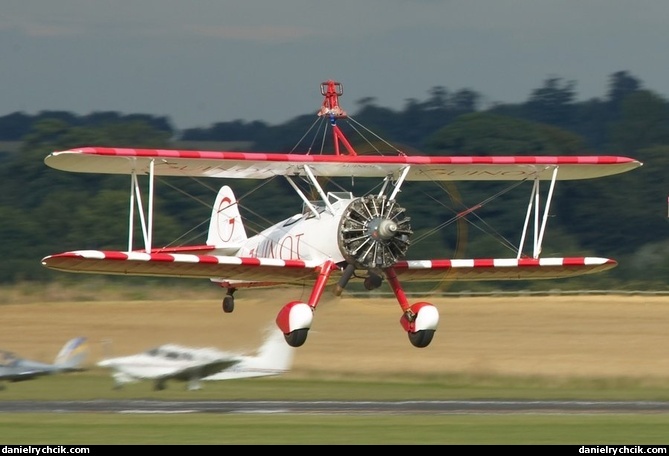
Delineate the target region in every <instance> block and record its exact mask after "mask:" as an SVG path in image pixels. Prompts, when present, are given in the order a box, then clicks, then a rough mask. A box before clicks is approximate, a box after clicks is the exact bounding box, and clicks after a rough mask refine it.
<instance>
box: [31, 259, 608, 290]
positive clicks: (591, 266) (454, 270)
mask: <svg viewBox="0 0 669 456" xmlns="http://www.w3.org/2000/svg"><path fill="white" fill-rule="evenodd" d="M42 264H43V265H44V266H46V267H48V268H51V269H56V270H61V271H69V272H80V273H91V274H118V275H136V276H164V277H183V278H208V279H211V280H215V281H218V282H223V283H225V282H229V283H234V284H235V286H245V285H244V284H245V283H246V286H265V285H273V284H291V283H292V284H302V283H304V282H305V281H309V280H314V279H315V278H316V277H317V276H318V274H319V272H320V268H321V266H322V264H323V262H322V261H305V260H279V259H274V258H240V257H235V256H217V255H196V254H178V253H173V254H170V253H142V252H119V251H99V250H78V251H72V252H65V253H60V254H56V255H50V256H47V257H45V258H43V259H42ZM617 264H618V263H617V262H616V261H615V260H611V259H608V258H599V257H566V258H540V259H533V258H520V259H516V258H501V259H495V258H490V259H468V260H467V259H463V260H454V259H434V260H411V261H400V262H398V263H397V264H395V266H394V269H395V272H396V274H397V276H398V277H399V278H400V279H401V280H403V281H407V282H409V281H423V282H429V281H456V280H462V281H476V280H536V279H558V278H566V277H572V276H577V275H583V274H592V273H597V272H602V271H606V270H608V269H611V268H613V267H615V266H616V265H617ZM338 276H339V274H338V273H337V272H336V271H335V272H333V274H332V276H331V277H330V280H331V281H332V282H334V281H336V280H337V279H338Z"/></svg>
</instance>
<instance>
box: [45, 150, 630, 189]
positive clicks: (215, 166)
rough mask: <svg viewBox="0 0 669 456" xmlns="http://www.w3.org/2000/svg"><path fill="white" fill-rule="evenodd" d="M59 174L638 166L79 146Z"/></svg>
mask: <svg viewBox="0 0 669 456" xmlns="http://www.w3.org/2000/svg"><path fill="white" fill-rule="evenodd" d="M44 161H45V163H46V164H47V165H48V166H50V167H52V168H55V169H59V170H63V171H73V172H84V173H102V174H131V173H133V172H134V173H137V174H140V175H141V174H149V172H150V170H151V168H152V167H153V172H154V173H155V175H158V176H195V177H219V178H244V179H266V178H270V177H274V176H278V175H287V176H304V175H306V171H305V167H308V168H309V169H310V171H311V172H312V173H313V174H314V175H315V176H323V177H337V176H347V177H348V176H350V177H385V176H387V175H388V174H394V173H399V172H400V171H401V170H402V169H403V168H405V167H406V166H409V165H410V167H411V169H410V171H409V173H408V174H407V176H406V180H416V181H421V180H430V181H433V180H439V181H461V180H479V181H482V180H487V181H491V180H495V181H499V180H523V179H533V178H536V177H538V178H539V179H542V180H549V179H551V178H552V176H553V170H554V169H555V168H556V167H557V168H559V171H558V173H557V179H559V180H574V179H590V178H596V177H603V176H609V175H612V174H618V173H622V172H626V171H630V170H632V169H634V168H637V167H639V166H641V162H639V161H637V160H634V159H632V158H628V157H616V156H491V157H473V156H469V157H455V156H454V157H444V156H434V157H433V156H368V155H362V156H361V155H356V156H350V155H299V154H274V153H251V152H213V151H193V150H167V149H127V148H126V149H124V148H104V147H83V148H80V149H72V150H65V151H60V152H53V153H51V154H50V155H49V156H47V157H46V159H45V160H44Z"/></svg>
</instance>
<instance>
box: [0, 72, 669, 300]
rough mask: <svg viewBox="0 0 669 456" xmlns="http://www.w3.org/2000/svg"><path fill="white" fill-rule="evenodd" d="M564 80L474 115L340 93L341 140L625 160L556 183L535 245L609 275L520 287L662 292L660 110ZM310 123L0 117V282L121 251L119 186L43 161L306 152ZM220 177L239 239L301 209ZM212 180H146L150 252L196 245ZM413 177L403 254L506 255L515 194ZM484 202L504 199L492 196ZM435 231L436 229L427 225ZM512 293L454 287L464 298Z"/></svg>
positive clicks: (433, 100) (668, 227) (631, 93)
mask: <svg viewBox="0 0 669 456" xmlns="http://www.w3.org/2000/svg"><path fill="white" fill-rule="evenodd" d="M575 87H576V83H575V82H573V81H564V80H562V79H559V78H551V79H548V80H546V81H544V83H543V85H542V86H541V87H539V88H537V89H535V90H533V91H531V93H530V96H529V98H528V100H527V101H526V102H523V103H519V104H503V105H496V106H487V107H482V106H481V104H482V102H481V100H482V99H483V97H482V96H481V95H480V94H479V93H477V92H475V91H473V90H459V91H454V92H450V91H449V90H448V89H447V88H445V87H443V86H435V87H433V88H432V89H431V90H430V91H429V96H428V98H427V99H425V100H422V101H421V100H413V99H412V100H408V101H407V103H406V105H405V107H404V108H403V109H401V110H399V111H396V110H392V109H389V108H385V107H382V106H379V105H378V104H377V102H376V100H375V99H373V98H364V99H361V100H358V101H357V102H356V103H355V109H350V107H349V106H345V105H346V102H345V100H344V99H342V100H340V101H341V103H342V105H344V107H345V109H347V111H348V112H349V115H350V119H349V121H347V122H343V121H342V122H341V123H340V126H341V127H342V128H355V129H356V130H359V129H360V125H364V127H366V128H367V129H369V130H371V131H373V132H374V133H376V135H378V136H371V138H372V141H369V140H368V141H366V142H358V143H355V147H356V149H357V150H358V152H362V153H375V152H376V149H377V148H380V149H384V148H385V149H386V150H387V147H386V146H387V145H386V143H385V142H383V141H382V140H381V139H380V138H383V139H384V140H387V141H389V142H390V143H392V144H393V145H395V146H397V147H399V148H400V149H401V150H402V151H404V152H406V153H409V154H410V153H417V151H420V153H422V154H430V155H558V154H559V155H591V154H598V155H605V154H610V155H624V156H628V157H632V158H635V159H638V160H640V161H642V162H643V163H644V166H643V167H642V168H640V169H637V170H634V171H632V172H629V173H625V174H621V175H617V176H611V177H607V178H603V179H596V180H592V181H576V182H560V183H558V185H557V187H556V193H555V199H554V202H553V205H552V206H551V211H550V213H551V217H550V221H549V223H548V231H547V235H546V236H547V237H546V238H545V240H544V251H543V255H544V256H547V255H551V256H552V255H560V256H561V255H595V256H606V257H610V258H615V259H617V260H619V262H620V265H619V267H618V268H616V269H614V270H612V271H611V272H607V273H604V274H596V275H592V276H585V277H580V278H575V279H570V280H568V281H550V282H543V281H537V282H531V283H527V284H520V286H524V287H527V288H533V289H539V288H546V287H560V288H576V287H578V288H590V289H593V288H614V289H651V288H652V289H666V288H667V280H666V277H667V275H668V274H669V242H668V241H667V233H668V232H669V224H668V220H669V219H668V218H667V215H668V214H667V210H668V207H667V187H666V183H665V182H666V176H667V172H668V171H669V102H668V101H667V100H666V99H664V98H663V97H662V96H660V95H659V94H657V93H655V92H653V91H652V90H650V89H647V88H644V87H643V83H642V81H640V80H639V79H638V78H636V77H634V76H633V75H631V74H630V73H628V72H624V71H621V72H617V73H614V74H612V75H611V76H610V78H609V81H608V90H607V93H606V96H605V97H604V98H602V99H599V98H595V99H591V100H587V101H577V100H576V91H575ZM314 121H315V113H309V114H305V115H303V116H298V117H296V118H294V119H292V120H290V121H288V122H286V123H285V124H282V125H269V124H267V123H265V122H263V121H251V122H247V121H244V120H236V121H233V122H221V123H215V124H212V125H211V126H208V127H203V128H193V129H187V130H184V131H176V130H175V129H174V128H173V127H172V126H171V124H170V120H169V118H168V117H159V116H150V115H144V114H133V115H120V114H118V113H114V112H101V113H93V114H89V115H86V116H76V115H73V114H71V113H66V112H55V111H51V112H49V111H44V112H41V113H39V114H37V115H26V114H23V113H13V114H10V115H7V116H4V117H0V220H2V223H1V224H0V244H1V247H2V250H3V251H4V252H5V260H4V261H3V262H1V263H0V283H13V282H18V281H33V280H35V281H37V280H39V281H48V280H72V279H73V278H72V276H74V278H75V279H76V278H81V276H77V275H73V274H64V273H58V272H54V271H50V270H47V269H45V268H43V267H42V266H41V264H40V259H41V258H42V257H44V256H45V255H47V254H50V253H56V252H60V251H65V250H70V249H89V248H90V249H125V248H126V247H127V246H126V245H125V243H126V242H127V226H128V220H127V217H128V207H127V205H128V202H127V196H128V189H129V179H128V177H127V176H112V175H92V174H73V173H64V172H61V171H56V170H53V169H51V168H48V167H47V166H46V165H45V164H44V157H46V156H47V155H48V154H49V153H50V152H52V151H54V150H64V149H69V148H72V147H78V146H86V145H96V146H110V147H160V148H170V147H177V146H180V145H183V144H189V145H193V144H198V143H202V144H212V143H221V144H226V143H227V144H231V143H238V144H244V148H245V149H247V150H253V151H293V150H296V151H300V150H302V151H304V150H306V149H307V148H311V147H315V143H311V144H306V143H305V144H301V141H303V140H304V137H305V131H307V129H308V128H309V127H310V126H312V125H313V124H314ZM350 131H353V130H350ZM368 138H369V136H368ZM3 141H4V142H17V141H18V142H20V148H19V150H18V151H9V150H3V149H2V144H3V143H2V142H3ZM188 148H192V147H188ZM226 183H228V184H230V185H231V186H232V187H233V188H234V189H235V192H236V194H237V196H238V198H240V199H241V201H242V211H243V212H242V216H243V217H244V218H245V221H246V223H247V230H248V231H250V232H251V233H253V232H255V231H258V230H260V228H261V227H262V226H266V225H267V224H268V223H273V222H276V221H278V220H280V219H281V218H282V217H285V216H288V215H290V214H292V213H294V212H296V211H299V209H300V207H299V205H300V202H299V200H298V199H297V198H296V197H295V195H294V192H293V190H292V189H291V188H290V186H289V185H288V184H287V183H286V182H285V180H281V179H275V180H273V181H271V182H259V181H234V182H226ZM221 184H222V183H221V182H211V180H209V181H208V182H201V181H198V180H192V179H187V178H177V179H174V178H173V179H171V180H167V179H160V180H159V181H158V183H157V189H156V190H157V194H158V196H159V198H158V199H157V200H156V202H155V204H156V206H155V216H154V217H155V218H154V229H155V231H154V246H158V245H167V244H172V243H176V244H183V243H192V242H204V233H205V231H206V228H207V220H208V217H209V215H210V206H209V205H210V204H211V203H212V202H213V199H214V196H215V193H216V191H217V190H218V187H219V186H220V185H221ZM350 184H351V182H336V181H332V182H329V183H328V184H327V185H330V186H335V188H330V189H331V190H336V189H337V188H336V186H340V185H341V186H344V185H346V186H349V185H350ZM411 184H412V186H411V187H409V186H408V185H406V184H405V187H404V191H403V192H402V194H401V197H400V199H401V203H402V205H403V206H405V207H407V208H408V211H409V212H410V216H411V219H412V228H413V229H414V231H415V234H414V239H415V240H416V241H417V242H416V243H415V245H412V248H411V249H410V255H411V257H412V258H430V257H435V256H436V257H441V258H448V257H473V256H486V257H492V256H500V255H501V256H513V253H512V252H510V251H509V248H510V247H509V246H510V245H517V244H518V242H519V239H518V238H519V236H520V231H521V228H522V223H523V221H524V210H525V208H526V206H527V203H528V201H527V198H528V197H529V189H528V188H527V187H522V188H513V187H512V186H511V185H509V184H499V183H493V184H485V185H482V184H481V183H479V184H476V185H473V184H472V183H466V182H462V183H460V182H458V183H457V184H449V185H446V186H441V187H440V186H438V185H436V184H435V183H421V184H416V183H411ZM355 185H356V187H355V188H354V190H355V191H356V193H359V192H360V191H363V190H364V186H363V184H362V183H358V182H356V183H355ZM544 194H545V191H544ZM491 195H503V196H502V197H501V198H499V199H491ZM247 203H248V204H247ZM477 204H480V208H479V209H477V210H476V211H475V212H474V213H472V214H470V215H469V216H468V217H466V218H461V219H457V218H456V216H455V215H456V214H458V213H460V212H462V211H463V210H465V209H466V208H468V207H472V206H474V205H477ZM436 226H443V227H444V228H443V229H441V230H435V231H434V232H432V228H434V227H436ZM491 227H494V229H493V228H491ZM139 235H140V233H139V232H138V234H137V236H139ZM418 241H420V242H418ZM64 276H67V278H66V277H64ZM518 286H519V284H517V283H515V284H513V283H495V284H486V283H480V284H477V283H466V284H462V285H459V287H460V288H465V289H481V288H484V287H488V288H489V287H494V288H504V287H518Z"/></svg>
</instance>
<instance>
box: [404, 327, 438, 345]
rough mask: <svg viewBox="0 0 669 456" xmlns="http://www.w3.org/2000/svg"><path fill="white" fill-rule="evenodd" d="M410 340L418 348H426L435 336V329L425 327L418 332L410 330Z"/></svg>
mask: <svg viewBox="0 0 669 456" xmlns="http://www.w3.org/2000/svg"><path fill="white" fill-rule="evenodd" d="M408 334H409V341H410V342H411V345H413V346H414V347H418V348H425V347H427V346H428V345H430V342H432V338H433V337H434V329H423V330H420V331H416V332H413V333H412V332H410V333H408Z"/></svg>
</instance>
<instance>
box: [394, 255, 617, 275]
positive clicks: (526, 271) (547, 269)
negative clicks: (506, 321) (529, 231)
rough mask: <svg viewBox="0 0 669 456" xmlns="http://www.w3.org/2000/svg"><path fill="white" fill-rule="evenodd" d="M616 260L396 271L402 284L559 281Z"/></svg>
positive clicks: (409, 265) (420, 266)
mask: <svg viewBox="0 0 669 456" xmlns="http://www.w3.org/2000/svg"><path fill="white" fill-rule="evenodd" d="M617 264H618V263H617V262H616V261H615V260H611V259H608V258H598V257H572V258H540V259H532V258H521V259H515V258H490V259H483V258H479V259H468V260H417V261H400V262H399V263H397V264H396V265H395V271H396V273H397V275H398V277H399V278H400V280H402V281H441V280H444V281H454V280H463V281H464V280H466V281H470V280H471V281H473V280H536V279H559V278H565V277H573V276H578V275H583V274H592V273H596V272H602V271H606V270H608V269H611V268H614V267H615V266H617Z"/></svg>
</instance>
